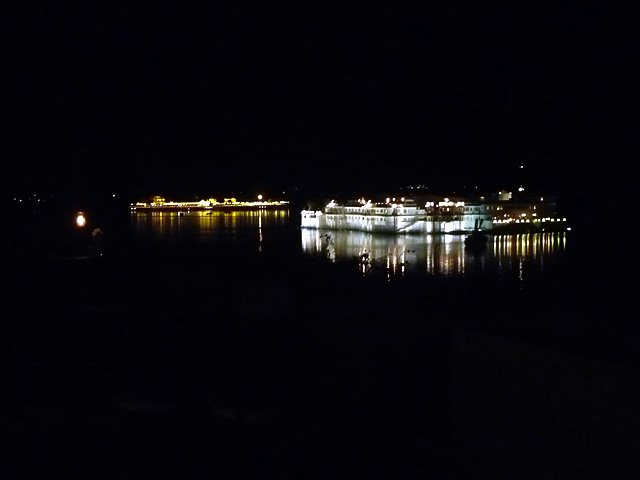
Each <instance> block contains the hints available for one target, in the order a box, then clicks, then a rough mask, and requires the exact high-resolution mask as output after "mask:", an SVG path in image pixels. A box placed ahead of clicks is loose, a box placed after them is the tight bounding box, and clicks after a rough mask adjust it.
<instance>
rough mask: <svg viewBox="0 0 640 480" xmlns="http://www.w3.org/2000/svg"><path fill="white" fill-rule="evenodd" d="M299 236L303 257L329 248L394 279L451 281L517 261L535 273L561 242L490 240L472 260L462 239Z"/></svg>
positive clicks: (542, 237)
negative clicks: (420, 277) (412, 276)
mask: <svg viewBox="0 0 640 480" xmlns="http://www.w3.org/2000/svg"><path fill="white" fill-rule="evenodd" d="M301 235H302V250H303V252H304V253H306V254H310V255H321V256H328V252H329V250H328V245H329V244H330V245H331V247H332V250H331V252H332V255H333V256H332V257H331V260H335V261H338V262H353V263H354V265H358V268H359V269H362V267H363V262H362V258H363V254H366V259H367V260H368V264H367V267H368V269H367V271H370V272H376V271H385V272H387V273H389V274H390V275H394V276H396V275H403V274H404V273H409V272H413V273H420V272H423V273H429V274H432V275H438V276H440V275H441V276H452V275H462V274H465V273H472V272H476V271H478V270H485V269H489V268H496V269H498V270H501V271H504V270H509V269H514V268H522V264H523V262H524V263H526V264H527V265H529V264H530V263H533V264H535V265H537V267H534V268H539V269H540V268H542V267H543V266H544V262H543V260H544V258H546V257H549V256H550V255H552V254H554V253H558V252H561V251H563V250H564V248H565V243H566V233H564V232H556V233H534V234H518V235H494V236H493V237H492V239H491V240H490V243H489V248H488V249H487V251H486V252H485V253H483V254H481V255H473V254H470V253H467V252H466V251H465V248H464V235H424V236H422V235H419V236H416V235H408V236H407V235H393V236H390V235H376V234H374V233H367V232H357V231H322V230H309V229H302V230H301ZM329 242H330V243H329ZM514 260H517V261H519V263H518V262H517V261H516V262H514Z"/></svg>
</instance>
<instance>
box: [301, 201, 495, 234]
mask: <svg viewBox="0 0 640 480" xmlns="http://www.w3.org/2000/svg"><path fill="white" fill-rule="evenodd" d="M300 225H301V227H302V228H326V229H332V230H360V231H364V232H384V233H456V232H457V233H463V232H471V231H473V230H483V229H490V225H491V216H490V215H489V213H488V210H487V208H486V207H485V206H484V205H481V204H476V203H471V204H465V202H463V201H460V200H458V201H452V200H450V199H449V198H444V199H442V200H440V201H438V202H436V201H429V202H426V203H425V206H424V207H420V206H418V205H417V204H416V202H415V201H414V200H412V199H405V198H401V199H400V200H399V201H396V199H395V198H394V199H390V198H387V199H386V201H385V202H377V203H373V202H371V200H365V199H359V200H357V201H350V202H346V203H344V204H339V203H337V202H336V201H334V200H332V201H331V202H330V203H328V204H327V205H326V206H325V208H324V209H323V210H321V211H320V210H303V211H302V212H301V224H300Z"/></svg>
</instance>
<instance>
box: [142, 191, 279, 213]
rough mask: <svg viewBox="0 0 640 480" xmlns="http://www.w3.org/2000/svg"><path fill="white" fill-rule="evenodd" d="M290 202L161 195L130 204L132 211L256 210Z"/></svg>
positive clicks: (276, 206) (258, 198)
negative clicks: (186, 199)
mask: <svg viewBox="0 0 640 480" xmlns="http://www.w3.org/2000/svg"><path fill="white" fill-rule="evenodd" d="M288 204H289V202H287V201H283V200H264V199H263V197H262V195H258V197H257V201H251V202H249V201H238V200H237V199H236V198H225V199H224V201H222V202H218V201H217V200H216V199H215V198H209V199H207V200H199V201H197V202H173V201H167V200H166V199H165V198H164V197H161V196H159V195H156V196H154V197H153V198H152V199H151V201H150V202H148V203H145V202H137V203H132V204H131V205H130V208H131V211H140V212H156V211H157V212H161V211H187V212H188V211H201V210H256V209H274V208H277V209H282V208H287V206H288Z"/></svg>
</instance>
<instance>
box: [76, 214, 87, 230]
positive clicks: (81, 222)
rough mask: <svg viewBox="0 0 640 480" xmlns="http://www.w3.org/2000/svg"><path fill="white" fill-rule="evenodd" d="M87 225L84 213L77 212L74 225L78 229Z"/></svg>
mask: <svg viewBox="0 0 640 480" xmlns="http://www.w3.org/2000/svg"><path fill="white" fill-rule="evenodd" d="M86 224H87V219H86V217H85V216H84V213H82V212H79V213H78V215H77V216H76V225H77V226H78V227H80V228H82V227H84V226H85V225H86Z"/></svg>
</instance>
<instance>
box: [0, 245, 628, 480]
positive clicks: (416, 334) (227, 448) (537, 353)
mask: <svg viewBox="0 0 640 480" xmlns="http://www.w3.org/2000/svg"><path fill="white" fill-rule="evenodd" d="M78 245H79V244H76V245H72V246H71V247H70V246H69V244H67V248H66V250H64V249H57V250H56V249H50V248H40V249H38V244H35V245H34V244H29V243H24V244H21V245H17V244H15V243H14V244H11V245H7V247H10V248H12V249H13V250H12V251H13V253H14V254H13V255H8V256H5V257H4V259H3V262H2V263H3V264H2V268H3V272H4V276H5V279H6V280H8V283H9V285H8V287H5V291H4V296H3V298H4V300H3V305H2V339H3V351H4V353H5V355H6V356H7V359H6V361H5V366H6V367H7V368H8V375H7V376H6V377H5V378H6V379H7V380H6V381H5V382H3V383H4V386H5V389H4V394H3V400H4V402H3V403H4V408H3V412H2V415H3V416H4V425H5V428H3V430H4V433H5V436H6V437H7V439H8V440H9V446H8V447H7V448H5V449H4V451H3V459H2V463H3V471H5V472H8V475H7V476H6V477H5V476H4V475H3V478H14V477H31V478H46V477H50V478H65V477H67V476H69V475H72V474H77V475H82V476H83V477H85V478H118V479H124V478H136V479H137V478H196V477H208V478H213V477H214V476H216V477H217V476H220V475H224V476H229V477H234V478H248V477H250V478H281V479H284V478H292V479H302V478H310V479H316V478H317V479H337V478H349V479H350V478H363V479H375V478H393V479H396V478H536V479H538V478H560V477H562V478H638V474H639V473H640V472H639V471H638V468H637V467H638V451H640V436H639V435H638V432H639V430H638V428H639V427H640V410H639V409H640V407H639V405H640V389H639V388H638V386H639V384H638V380H639V379H640V361H639V360H640V356H639V355H638V351H639V350H638V347H640V345H639V343H638V338H639V337H638V331H637V328H636V325H635V314H634V312H630V311H627V310H626V308H625V304H626V298H627V297H626V289H625V283H624V281H623V272H622V271H621V270H620V271H619V270H618V266H619V265H618V264H616V263H615V262H613V263H611V262H604V261H602V260H599V259H598V258H595V257H593V256H592V255H593V254H594V251H593V250H589V248H590V247H588V246H586V245H583V246H582V248H583V250H581V251H580V252H578V253H576V254H575V256H574V257H572V258H569V259H567V262H566V265H565V266H564V267H562V268H560V270H559V271H558V272H556V274H555V275H554V276H553V277H552V278H540V279H538V280H536V281H535V282H532V283H531V284H530V285H527V286H526V288H522V287H521V286H519V285H518V284H517V283H516V282H510V281H508V280H504V279H503V280H497V279H491V278H485V277H477V278H474V277H470V278H465V279H439V278H433V277H422V278H415V279H405V280H402V281H396V282H390V283H389V282H386V281H384V279H383V278H380V279H378V278H375V277H372V278H362V277H361V276H360V275H359V274H358V272H357V269H356V268H353V265H328V264H326V263H324V262H323V261H322V260H321V259H316V258H304V257H302V256H300V255H299V254H298V253H297V250H296V248H299V247H296V245H295V241H293V240H292V241H291V244H288V243H287V242H286V241H284V242H282V241H281V242H279V243H278V244H277V245H275V244H274V245H269V244H268V243H267V244H266V245H265V248H264V250H263V253H262V254H258V253H257V252H255V253H251V254H247V253H246V252H245V250H243V248H242V245H239V246H238V247H237V249H234V247H233V246H232V245H227V246H226V247H225V248H219V249H212V248H211V247H210V246H207V245H203V244H200V245H197V244H191V245H189V247H188V248H184V246H183V247H178V246H162V245H158V244H133V243H128V242H127V241H126V240H125V241H123V242H122V243H121V244H119V245H118V246H117V247H115V246H112V248H110V249H107V250H106V251H105V255H104V256H103V257H101V258H93V257H91V256H89V258H83V257H84V255H85V254H87V253H90V252H89V251H87V250H82V251H80V250H78V249H76V247H78ZM72 247H73V248H72ZM34 248H35V250H34ZM34 252H35V253H34ZM292 252H296V253H295V254H293V253H292ZM585 259H590V260H589V261H590V263H589V265H588V266H586V265H585V263H584V261H585ZM616 272H617V273H619V274H620V275H617V276H616Z"/></svg>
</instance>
